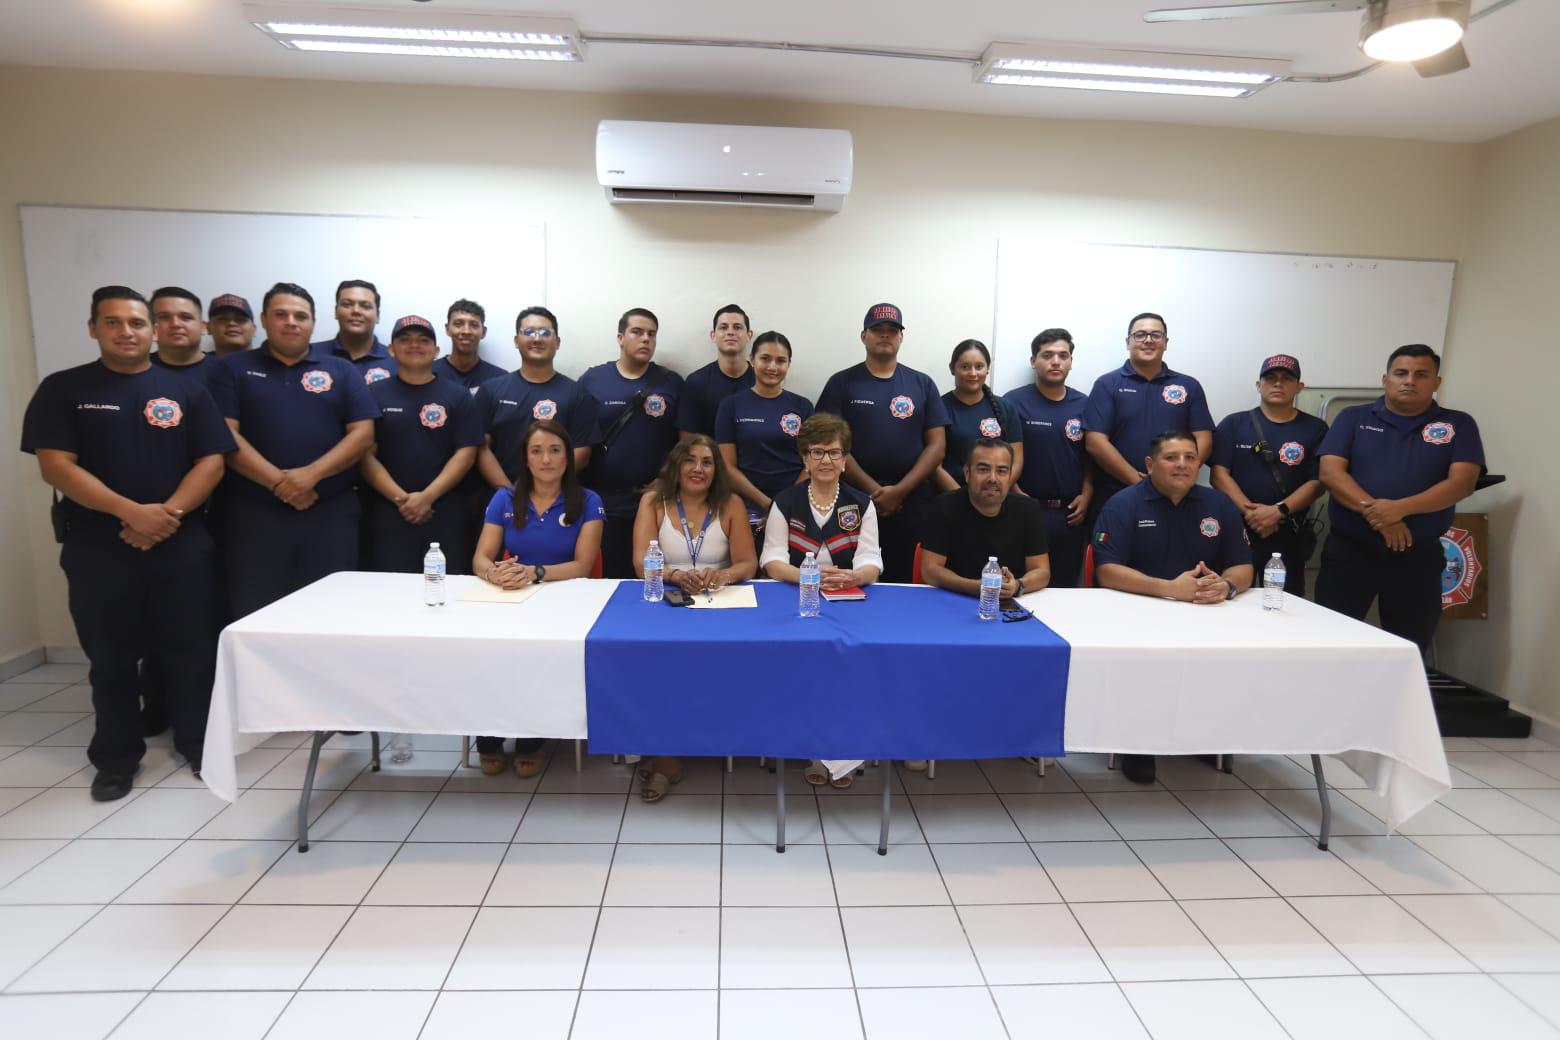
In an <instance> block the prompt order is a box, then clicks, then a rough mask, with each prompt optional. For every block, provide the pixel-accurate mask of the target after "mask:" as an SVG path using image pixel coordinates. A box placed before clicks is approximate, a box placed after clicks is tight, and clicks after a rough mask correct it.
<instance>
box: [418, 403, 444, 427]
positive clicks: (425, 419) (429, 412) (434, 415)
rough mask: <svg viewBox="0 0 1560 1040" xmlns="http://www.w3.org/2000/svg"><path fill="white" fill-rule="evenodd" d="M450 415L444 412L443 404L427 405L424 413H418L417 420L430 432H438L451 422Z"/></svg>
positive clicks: (424, 407)
mask: <svg viewBox="0 0 1560 1040" xmlns="http://www.w3.org/2000/svg"><path fill="white" fill-rule="evenodd" d="M449 417H450V413H449V412H447V411H445V410H444V406H443V405H442V404H425V405H423V406H422V411H420V412H418V413H417V418H419V419H421V420H422V424H423V425H424V426H426V427H428V429H430V430H437V429H438V428H439V427H440V426H443V425H444V424H445V423H446V422H447V421H449Z"/></svg>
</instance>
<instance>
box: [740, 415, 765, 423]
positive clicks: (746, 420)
mask: <svg viewBox="0 0 1560 1040" xmlns="http://www.w3.org/2000/svg"><path fill="white" fill-rule="evenodd" d="M768 421H769V420H767V419H755V418H751V417H749V416H743V417H742V418H740V419H738V420H737V422H739V423H744V422H756V423H758V424H759V425H763V424H764V423H766V422H768Z"/></svg>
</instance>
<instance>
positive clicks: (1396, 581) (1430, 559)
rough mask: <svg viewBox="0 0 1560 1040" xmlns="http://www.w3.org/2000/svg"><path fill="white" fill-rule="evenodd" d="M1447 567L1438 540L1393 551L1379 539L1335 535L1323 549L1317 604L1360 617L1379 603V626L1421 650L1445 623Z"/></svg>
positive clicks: (1430, 540)
mask: <svg viewBox="0 0 1560 1040" xmlns="http://www.w3.org/2000/svg"><path fill="white" fill-rule="evenodd" d="M1445 567H1446V558H1445V555H1444V554H1443V553H1442V551H1441V540H1440V539H1439V538H1431V539H1421V540H1417V541H1415V542H1414V544H1413V545H1412V546H1411V547H1409V548H1408V549H1406V550H1404V551H1403V552H1393V551H1392V550H1390V549H1388V548H1387V547H1386V543H1384V542H1380V541H1379V540H1378V542H1377V544H1374V545H1372V544H1369V543H1367V542H1361V541H1357V540H1356V539H1354V538H1351V537H1349V536H1348V535H1344V534H1339V533H1338V532H1337V531H1333V532H1332V533H1331V534H1329V535H1328V536H1327V543H1326V544H1325V545H1323V546H1322V569H1321V572H1320V573H1319V574H1318V575H1317V578H1316V602H1317V603H1319V604H1321V605H1322V606H1324V607H1327V608H1329V609H1331V610H1336V611H1338V612H1339V613H1341V614H1347V615H1349V616H1350V617H1352V618H1360V619H1363V618H1364V617H1365V615H1366V614H1367V613H1369V612H1370V605H1371V603H1372V602H1376V603H1377V607H1378V612H1379V613H1380V615H1381V627H1382V628H1384V629H1386V630H1387V631H1388V632H1391V633H1392V634H1393V635H1397V636H1402V637H1403V638H1404V639H1408V640H1412V641H1413V642H1414V643H1417V644H1418V645H1419V649H1420V650H1421V651H1423V650H1426V649H1427V648H1429V646H1430V640H1431V638H1432V637H1433V636H1434V635H1435V628H1436V625H1437V623H1439V622H1440V620H1441V571H1442V570H1443V569H1445Z"/></svg>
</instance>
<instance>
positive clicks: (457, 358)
mask: <svg viewBox="0 0 1560 1040" xmlns="http://www.w3.org/2000/svg"><path fill="white" fill-rule="evenodd" d="M444 334H445V335H446V336H448V337H449V338H450V352H449V353H448V354H445V355H444V356H443V357H441V358H439V360H437V361H435V362H434V363H433V374H434V375H436V376H438V377H439V378H440V379H448V380H451V381H452V382H456V383H459V384H460V385H461V386H463V387H465V388H466V389H467V390H468V391H469V392H471V393H473V394H475V393H476V392H477V387H479V386H481V385H482V384H483V383H486V382H487V381H488V380H489V379H497V378H498V377H499V376H501V375H503V374H504V370H503V369H502V368H499V367H498V366H497V365H495V364H493V363H492V362H491V361H483V360H482V355H481V354H480V353H479V351H480V349H481V347H482V340H483V339H484V338H486V337H487V311H486V310H485V309H484V308H483V306H482V305H481V304H480V303H478V302H477V301H475V300H467V299H460V300H456V301H455V302H454V303H452V304H450V309H449V310H448V311H447V312H446V313H445V316H444ZM486 504H487V503H486V502H485V501H484V502H483V505H484V506H485V505H486Z"/></svg>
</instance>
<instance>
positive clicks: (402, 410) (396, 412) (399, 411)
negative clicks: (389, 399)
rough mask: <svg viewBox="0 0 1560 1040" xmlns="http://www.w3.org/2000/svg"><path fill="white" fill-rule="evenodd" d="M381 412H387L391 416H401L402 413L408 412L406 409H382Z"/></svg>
mask: <svg viewBox="0 0 1560 1040" xmlns="http://www.w3.org/2000/svg"><path fill="white" fill-rule="evenodd" d="M380 411H382V412H387V413H389V414H391V415H400V414H401V413H402V412H404V411H406V409H405V408H381V409H380Z"/></svg>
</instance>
